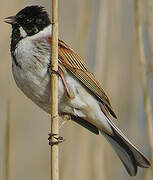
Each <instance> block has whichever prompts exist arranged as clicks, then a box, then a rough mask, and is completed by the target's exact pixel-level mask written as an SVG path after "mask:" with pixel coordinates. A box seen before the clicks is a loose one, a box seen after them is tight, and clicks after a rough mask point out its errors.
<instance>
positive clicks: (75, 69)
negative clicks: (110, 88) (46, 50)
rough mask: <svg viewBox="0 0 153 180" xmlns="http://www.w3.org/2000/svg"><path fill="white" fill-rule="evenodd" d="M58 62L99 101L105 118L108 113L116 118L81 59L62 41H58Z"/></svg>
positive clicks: (99, 87) (99, 86) (98, 85)
mask: <svg viewBox="0 0 153 180" xmlns="http://www.w3.org/2000/svg"><path fill="white" fill-rule="evenodd" d="M58 53H59V60H60V63H61V64H63V65H64V67H65V68H66V69H68V70H69V71H70V72H71V73H72V74H73V75H74V76H75V77H76V78H77V79H78V80H80V81H81V82H82V83H83V85H84V86H86V87H87V88H88V89H89V90H90V91H91V92H92V93H93V95H95V96H96V97H97V98H98V99H99V100H100V101H101V103H102V104H101V109H102V111H103V112H104V114H105V115H106V116H107V117H110V115H109V113H110V114H111V115H112V116H113V117H114V118H117V117H116V115H115V113H114V111H113V109H112V106H111V104H110V101H109V99H108V97H107V95H106V94H105V92H104V90H103V89H102V87H101V85H100V84H99V82H98V81H97V80H96V78H95V76H94V75H93V74H92V73H90V72H89V71H88V69H87V68H86V66H85V63H84V62H83V61H82V59H81V58H80V57H79V56H78V55H77V54H76V53H75V52H74V51H73V50H72V49H71V48H70V47H69V46H68V45H66V44H65V43H64V42H63V41H61V40H59V52H58Z"/></svg>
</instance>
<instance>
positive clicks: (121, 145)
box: [101, 121, 150, 176]
mask: <svg viewBox="0 0 153 180" xmlns="http://www.w3.org/2000/svg"><path fill="white" fill-rule="evenodd" d="M109 124H110V126H111V127H112V130H113V132H114V134H113V135H109V134H106V133H104V132H102V131H101V133H102V134H103V135H104V137H105V138H106V139H107V140H108V142H109V143H110V144H111V146H112V147H113V149H114V150H115V152H116V153H117V155H118V156H119V158H120V160H121V161H122V163H123V165H124V166H125V168H126V170H127V172H128V173H129V175H130V176H135V175H136V173H137V168H138V166H139V167H142V168H148V167H149V166H150V162H149V160H148V159H147V158H146V157H145V156H144V155H143V154H142V153H141V152H140V151H138V150H137V148H136V147H135V146H134V145H133V144H132V143H131V142H130V141H129V140H128V139H127V138H126V137H125V135H124V134H123V133H122V132H121V131H120V130H119V129H118V128H117V127H116V126H115V125H114V124H113V123H112V122H111V121H109Z"/></svg>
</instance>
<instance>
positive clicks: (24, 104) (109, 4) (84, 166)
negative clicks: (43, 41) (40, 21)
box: [0, 0, 153, 180]
mask: <svg viewBox="0 0 153 180" xmlns="http://www.w3.org/2000/svg"><path fill="white" fill-rule="evenodd" d="M150 2H152V1H150V0H147V1H146V0H139V3H140V12H141V13H140V17H141V20H142V21H141V23H142V28H143V42H144V47H145V53H146V59H147V78H148V82H149V93H150V97H151V99H152V101H151V102H153V93H152V92H153V44H151V43H153V31H150V29H149V28H150V27H151V26H150V24H149V23H152V22H151V21H152V20H153V9H151V8H152V7H153V2H152V3H150ZM0 3H1V5H0V18H1V19H0V32H1V39H0V179H1V180H21V179H22V180H49V179H50V158H49V155H50V147H49V145H48V140H47V138H48V133H49V132H50V116H49V115H47V114H46V113H45V112H43V111H42V110H41V109H40V108H38V107H37V106H36V105H35V104H33V103H32V102H31V101H30V100H29V99H28V98H27V97H25V96H24V95H23V93H22V92H21V91H20V90H19V89H18V88H17V86H16V84H15V82H14V79H13V76H12V71H11V56H10V52H9V48H10V47H9V46H10V35H11V27H10V26H9V25H7V24H5V23H4V22H3V19H4V18H5V17H7V16H12V15H15V14H16V13H17V12H18V11H19V10H21V9H22V8H24V7H25V6H27V5H36V4H37V5H41V6H44V7H46V9H47V11H48V12H49V14H50V15H51V1H49V0H41V1H40V0H38V1H35V0H31V1H30V0H22V1H21V0H14V1H9V0H5V1H4V0H1V2H0ZM149 3H150V4H149ZM151 6H152V7H151ZM149 12H151V13H152V18H151V14H149ZM59 37H60V39H62V40H64V41H65V42H66V43H67V44H69V45H70V46H71V47H72V48H73V49H74V50H75V51H76V52H78V54H79V55H80V56H81V57H83V58H84V59H85V62H86V64H87V65H88V67H89V69H90V71H92V72H93V73H94V74H95V75H96V77H97V79H98V80H99V82H100V83H101V84H102V87H103V88H104V89H105V91H106V93H107V95H108V96H109V98H110V100H111V102H112V106H113V108H114V111H115V112H116V114H117V116H118V120H116V121H115V123H116V124H117V125H118V126H119V127H120V128H121V129H122V130H123V132H124V133H125V134H126V135H127V137H128V138H129V139H130V140H131V141H132V142H133V143H134V144H135V145H136V147H138V148H139V149H140V150H141V151H142V152H144V154H145V155H146V156H147V157H149V158H150V155H151V151H150V146H149V138H148V129H147V123H146V115H145V108H144V99H143V90H142V85H141V64H140V61H139V58H140V57H139V51H138V43H137V28H136V1H134V0H133V1H131V0H115V1H114V0H77V1H76V0H71V1H69V0H64V1H59ZM60 134H61V135H62V136H63V137H64V138H65V139H66V141H65V142H64V143H62V144H60V145H59V147H60V179H61V180H71V179H73V180H85V179H88V180H131V179H132V180H144V179H145V180H150V179H151V177H150V175H148V174H149V173H147V170H146V169H139V171H138V174H137V176H136V177H134V178H131V177H129V176H128V174H127V172H126V170H125V169H124V167H123V165H122V164H121V162H120V160H119V159H118V157H117V156H116V154H115V153H114V152H113V150H112V148H111V147H110V146H109V144H107V142H106V141H105V139H104V138H103V137H102V136H96V135H94V134H92V133H90V132H88V131H87V130H86V129H84V128H82V127H81V126H79V125H77V124H75V123H74V122H71V121H70V122H67V123H66V124H65V125H64V127H63V128H62V129H61V133H60Z"/></svg>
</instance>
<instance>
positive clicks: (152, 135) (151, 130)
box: [136, 0, 153, 172]
mask: <svg viewBox="0 0 153 180" xmlns="http://www.w3.org/2000/svg"><path fill="white" fill-rule="evenodd" d="M139 3H140V0H136V21H137V35H138V37H137V38H138V48H139V59H140V63H141V73H142V74H141V76H142V88H143V96H144V103H145V111H146V120H147V127H148V135H149V142H150V148H151V151H150V152H151V162H152V163H153V116H152V111H151V109H152V107H151V98H150V97H149V89H148V79H147V66H146V64H147V63H146V54H145V50H144V43H143V33H142V24H141V13H140V12H141V11H140V4H139ZM151 167H152V172H153V166H151Z"/></svg>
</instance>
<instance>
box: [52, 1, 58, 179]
mask: <svg viewBox="0 0 153 180" xmlns="http://www.w3.org/2000/svg"><path fill="white" fill-rule="evenodd" d="M51 50H52V53H51V54H52V58H51V70H52V72H57V71H58V0H52V48H51ZM51 134H57V135H58V134H59V119H58V76H57V74H56V73H52V75H51ZM51 140H52V141H55V139H54V137H53V136H52V139H51ZM51 180H59V149H58V144H54V145H53V146H51Z"/></svg>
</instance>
